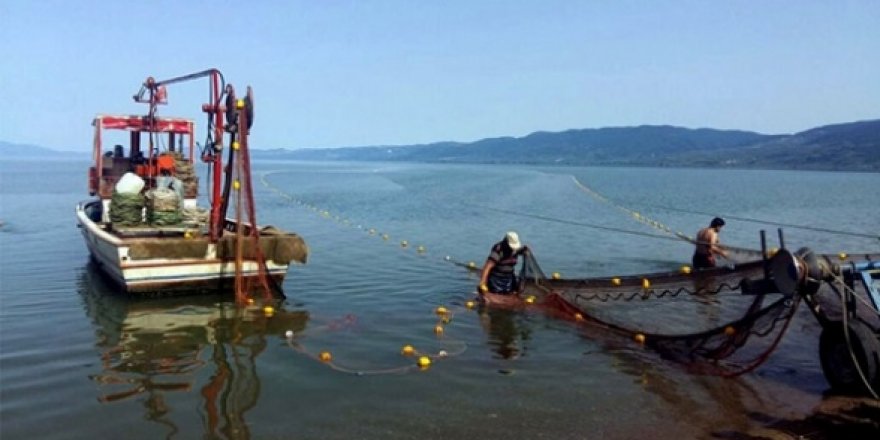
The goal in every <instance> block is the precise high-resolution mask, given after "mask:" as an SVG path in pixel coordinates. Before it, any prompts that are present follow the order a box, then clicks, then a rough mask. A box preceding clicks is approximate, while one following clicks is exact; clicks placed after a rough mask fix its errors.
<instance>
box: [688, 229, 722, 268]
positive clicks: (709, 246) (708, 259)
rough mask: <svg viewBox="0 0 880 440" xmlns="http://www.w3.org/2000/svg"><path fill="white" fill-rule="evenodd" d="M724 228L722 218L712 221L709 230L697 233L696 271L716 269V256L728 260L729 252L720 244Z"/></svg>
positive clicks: (694, 262) (694, 261)
mask: <svg viewBox="0 0 880 440" xmlns="http://www.w3.org/2000/svg"><path fill="white" fill-rule="evenodd" d="M722 226H724V220H723V219H721V218H720V217H715V218H713V219H712V223H710V224H709V227H708V228H703V229H700V232H697V248H696V250H695V251H694V258H693V261H692V262H693V265H694V268H695V269H706V268H710V267H715V255H721V256H722V257H724V258H727V252H726V251H725V250H724V249H722V248H721V245H720V243H718V233H719V232H720V231H721V227H722Z"/></svg>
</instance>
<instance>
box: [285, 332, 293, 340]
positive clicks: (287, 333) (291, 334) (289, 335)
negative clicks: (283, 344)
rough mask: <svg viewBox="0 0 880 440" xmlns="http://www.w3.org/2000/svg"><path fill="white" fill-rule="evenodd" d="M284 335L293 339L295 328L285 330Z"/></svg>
mask: <svg viewBox="0 0 880 440" xmlns="http://www.w3.org/2000/svg"><path fill="white" fill-rule="evenodd" d="M284 336H285V337H287V339H293V330H288V331H286V332H284Z"/></svg>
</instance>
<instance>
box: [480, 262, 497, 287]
mask: <svg viewBox="0 0 880 440" xmlns="http://www.w3.org/2000/svg"><path fill="white" fill-rule="evenodd" d="M493 267H495V262H494V261H492V260H491V259H488V260H486V264H484V265H483V271H482V272H481V273H480V293H486V292H488V291H489V287H488V286H487V285H486V282H487V281H488V280H489V273H490V272H492V268H493Z"/></svg>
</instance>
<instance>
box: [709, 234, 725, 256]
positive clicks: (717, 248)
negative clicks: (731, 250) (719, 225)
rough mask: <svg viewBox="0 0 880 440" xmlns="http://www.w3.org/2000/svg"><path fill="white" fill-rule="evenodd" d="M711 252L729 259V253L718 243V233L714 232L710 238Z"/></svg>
mask: <svg viewBox="0 0 880 440" xmlns="http://www.w3.org/2000/svg"><path fill="white" fill-rule="evenodd" d="M709 252H710V253H713V254H717V255H721V256H722V257H724V258H727V251H725V250H724V248H723V247H722V246H721V243H720V242H719V241H718V233H717V232H712V234H711V236H710V238H709Z"/></svg>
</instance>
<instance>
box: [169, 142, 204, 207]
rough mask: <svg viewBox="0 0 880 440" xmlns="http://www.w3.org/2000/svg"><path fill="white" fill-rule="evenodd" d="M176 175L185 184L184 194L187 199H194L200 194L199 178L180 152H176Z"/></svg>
mask: <svg viewBox="0 0 880 440" xmlns="http://www.w3.org/2000/svg"><path fill="white" fill-rule="evenodd" d="M173 154H174V175H175V176H176V177H177V178H178V179H180V180H181V181H182V182H183V193H184V195H185V196H186V197H187V198H194V197H196V195H197V194H198V192H199V178H198V176H196V174H195V170H194V169H193V165H192V164H191V163H189V161H188V160H186V159H185V158H184V157H183V155H182V154H180V152H179V151H178V152H174V153H173Z"/></svg>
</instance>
